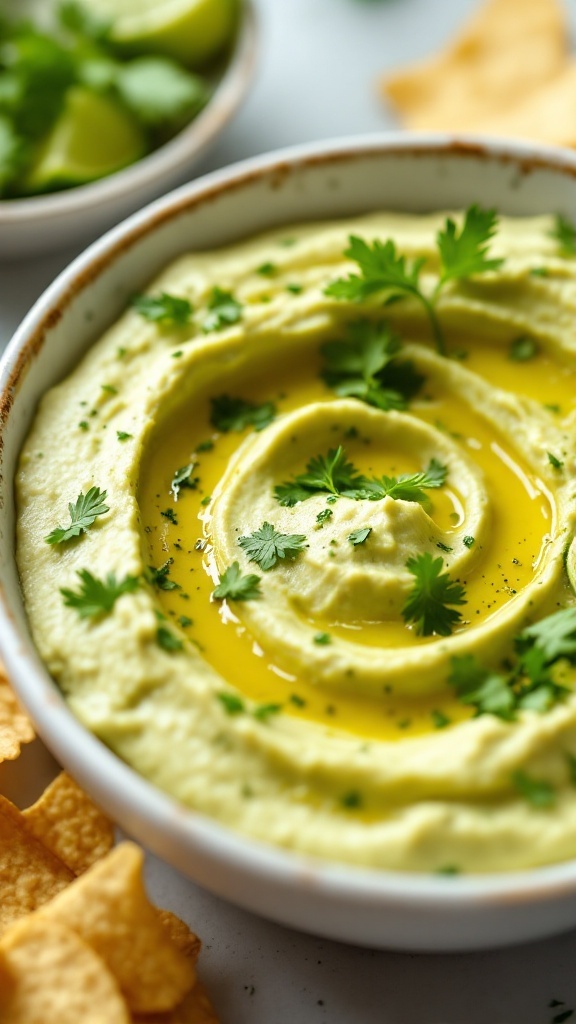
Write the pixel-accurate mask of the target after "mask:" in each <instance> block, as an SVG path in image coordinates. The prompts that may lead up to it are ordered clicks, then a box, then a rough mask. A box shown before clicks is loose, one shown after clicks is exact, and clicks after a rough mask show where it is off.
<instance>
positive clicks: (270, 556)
mask: <svg viewBox="0 0 576 1024" xmlns="http://www.w3.org/2000/svg"><path fill="white" fill-rule="evenodd" d="M238 543H239V545H240V547H241V548H242V550H243V551H245V552H246V556H247V558H248V560H249V561H250V562H256V564H257V565H259V566H260V568H261V569H262V570H263V572H267V571H268V569H272V568H273V567H274V566H275V565H276V564H277V562H279V561H280V560H281V559H283V558H284V559H286V560H288V561H293V559H294V558H296V556H297V555H298V554H299V552H300V551H302V548H303V547H305V546H306V536H305V534H303V533H279V532H278V531H277V530H276V529H275V528H274V527H273V526H272V524H271V523H262V526H261V527H260V529H258V530H254V532H253V533H251V534H250V535H249V536H248V537H240V538H239V540H238Z"/></svg>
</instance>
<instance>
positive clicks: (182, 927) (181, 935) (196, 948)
mask: <svg viewBox="0 0 576 1024" xmlns="http://www.w3.org/2000/svg"><path fill="white" fill-rule="evenodd" d="M157 914H158V917H159V918H160V920H161V921H162V924H163V925H164V927H165V928H166V930H167V932H168V935H169V936H170V938H171V939H172V942H173V943H174V945H175V946H178V949H179V950H180V952H181V953H184V956H185V957H187V958H188V959H189V960H191V961H192V963H193V964H195V963H196V961H197V959H198V956H199V954H200V949H201V947H202V943H201V941H200V939H199V938H198V936H197V935H195V934H194V932H193V931H191V930H190V928H189V927H188V925H187V924H185V923H184V921H181V920H180V918H179V917H176V914H173V913H172V911H171V910H158V911H157Z"/></svg>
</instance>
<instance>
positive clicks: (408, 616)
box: [402, 551, 466, 636]
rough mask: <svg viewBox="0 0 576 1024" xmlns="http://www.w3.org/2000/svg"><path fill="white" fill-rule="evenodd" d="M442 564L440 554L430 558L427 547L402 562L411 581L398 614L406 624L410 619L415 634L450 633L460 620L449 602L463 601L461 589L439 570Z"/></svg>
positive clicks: (445, 573) (447, 634) (463, 593)
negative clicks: (410, 587) (400, 612)
mask: <svg viewBox="0 0 576 1024" xmlns="http://www.w3.org/2000/svg"><path fill="white" fill-rule="evenodd" d="M443 565H444V563H443V560H442V558H434V557H433V556H432V555H431V554H430V552H429V551H426V552H424V553H423V554H421V555H415V556H414V557H413V558H409V559H408V561H407V562H406V568H407V569H408V572H410V573H411V574H412V575H413V576H414V579H415V582H414V585H413V587H412V590H411V592H410V594H409V595H408V598H407V600H406V602H405V604H404V607H403V608H402V615H403V617H404V621H405V622H406V623H407V624H408V623H414V625H415V626H416V632H417V633H418V635H419V636H431V634H432V633H436V634H438V635H439V636H450V634H451V632H452V630H453V628H454V626H456V625H458V623H459V622H460V620H461V617H462V616H461V613H460V612H459V611H456V610H455V609H454V608H451V607H449V606H450V605H463V604H466V597H465V590H464V587H463V586H462V584H460V583H457V582H456V581H455V580H451V579H450V576H449V574H448V573H447V572H442V567H443Z"/></svg>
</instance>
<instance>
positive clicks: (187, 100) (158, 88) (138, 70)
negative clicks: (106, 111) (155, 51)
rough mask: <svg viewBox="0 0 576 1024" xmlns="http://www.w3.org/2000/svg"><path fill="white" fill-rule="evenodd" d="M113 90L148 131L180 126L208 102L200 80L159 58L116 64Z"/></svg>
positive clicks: (139, 58) (207, 95) (203, 83)
mask: <svg viewBox="0 0 576 1024" xmlns="http://www.w3.org/2000/svg"><path fill="white" fill-rule="evenodd" d="M115 86H116V90H117V92H118V94H119V96H120V99H121V100H122V101H123V103H125V105H126V106H127V107H128V109H129V110H131V111H132V113H133V114H134V115H135V116H136V117H137V118H138V120H139V121H141V122H142V124H143V125H145V126H146V127H147V128H152V129H154V128H161V127H163V126H166V125H172V126H174V127H179V126H181V125H183V124H184V123H185V122H186V121H187V120H189V119H190V118H192V117H194V116H195V115H196V114H197V113H199V111H200V110H201V109H202V107H203V106H205V104H206V102H207V100H208V98H209V90H208V87H207V85H206V82H204V81H203V79H201V78H199V77H198V75H195V74H193V73H192V72H190V71H188V70H186V69H185V68H183V67H181V66H180V65H179V64H176V63H175V61H173V60H170V59H169V58H167V57H162V56H149V57H148V56H146V57H137V58H136V59H135V60H131V61H127V62H126V63H125V64H120V65H119V66H118V68H117V71H116V76H115Z"/></svg>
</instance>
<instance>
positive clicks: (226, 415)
mask: <svg viewBox="0 0 576 1024" xmlns="http://www.w3.org/2000/svg"><path fill="white" fill-rule="evenodd" d="M210 403H211V405H212V412H211V414H210V422H211V424H212V426H213V427H216V430H220V431H221V432H222V433H223V434H227V433H228V432H229V431H231V430H234V431H238V432H240V431H241V430H245V429H246V427H254V429H255V430H264V427H267V426H268V424H269V423H271V422H272V420H273V419H274V417H275V416H276V406H275V405H274V403H273V402H263V403H262V404H261V405H256V404H255V403H254V402H248V401H246V400H245V399H244V398H231V397H230V395H219V396H218V397H217V398H211V399H210Z"/></svg>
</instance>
